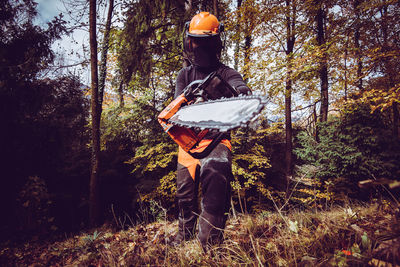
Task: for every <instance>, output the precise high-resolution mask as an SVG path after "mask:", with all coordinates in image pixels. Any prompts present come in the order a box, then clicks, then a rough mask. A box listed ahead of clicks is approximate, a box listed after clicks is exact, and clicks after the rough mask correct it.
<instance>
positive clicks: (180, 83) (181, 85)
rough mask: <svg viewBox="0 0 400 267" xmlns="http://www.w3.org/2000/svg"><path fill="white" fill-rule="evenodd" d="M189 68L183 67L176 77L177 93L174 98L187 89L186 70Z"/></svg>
mask: <svg viewBox="0 0 400 267" xmlns="http://www.w3.org/2000/svg"><path fill="white" fill-rule="evenodd" d="M186 71H187V70H186V69H185V68H183V69H181V70H180V71H179V73H178V76H177V77H176V85H175V94H174V99H175V98H177V97H178V96H179V95H180V94H182V93H183V89H185V87H186V85H187V82H186V79H185V77H186V75H185V72H186Z"/></svg>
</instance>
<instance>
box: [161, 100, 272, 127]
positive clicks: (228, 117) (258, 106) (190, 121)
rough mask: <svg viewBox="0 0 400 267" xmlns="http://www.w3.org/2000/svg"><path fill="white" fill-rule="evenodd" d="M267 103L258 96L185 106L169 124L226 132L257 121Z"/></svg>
mask: <svg viewBox="0 0 400 267" xmlns="http://www.w3.org/2000/svg"><path fill="white" fill-rule="evenodd" d="M266 103H267V99H266V97H265V96H263V95H257V94H254V95H248V96H244V95H243V96H237V97H230V98H220V99H217V100H210V101H206V102H200V103H195V104H191V105H187V106H184V107H182V108H181V109H179V110H178V111H177V112H176V113H175V114H174V115H173V116H172V117H171V118H170V119H169V120H168V122H169V123H171V124H173V125H177V126H181V127H186V128H194V129H196V130H205V129H208V130H214V131H218V132H226V131H229V130H232V129H235V128H238V127H245V126H247V125H248V124H249V123H250V122H252V121H254V120H255V119H257V117H258V116H259V114H260V113H261V111H262V110H263V109H264V107H265V105H266Z"/></svg>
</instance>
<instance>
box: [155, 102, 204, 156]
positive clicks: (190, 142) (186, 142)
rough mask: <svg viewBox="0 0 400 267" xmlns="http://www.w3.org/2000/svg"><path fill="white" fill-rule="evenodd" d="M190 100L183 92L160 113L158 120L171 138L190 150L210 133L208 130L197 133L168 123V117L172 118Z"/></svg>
mask: <svg viewBox="0 0 400 267" xmlns="http://www.w3.org/2000/svg"><path fill="white" fill-rule="evenodd" d="M187 103H188V100H187V99H186V98H185V95H184V94H181V95H180V96H178V97H177V98H176V99H174V100H173V101H172V102H171V103H170V104H169V105H168V106H167V107H166V108H165V109H164V110H163V111H161V113H160V114H159V115H158V122H159V123H160V124H161V126H162V127H163V129H164V131H165V132H166V133H167V134H169V136H171V138H172V139H173V140H174V141H175V142H176V143H177V144H178V145H179V146H180V147H182V148H183V150H185V151H186V152H190V150H191V149H193V148H195V147H196V146H197V145H198V143H199V142H200V141H201V140H202V139H203V138H204V136H205V135H206V134H207V133H208V130H203V131H200V132H199V133H198V134H196V133H195V132H194V131H193V130H191V129H188V128H184V127H180V126H177V125H173V124H171V123H168V119H169V118H171V117H172V116H173V115H174V114H175V113H176V112H177V111H178V110H179V109H180V108H181V106H182V105H184V104H187Z"/></svg>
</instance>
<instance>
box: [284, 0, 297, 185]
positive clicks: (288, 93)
mask: <svg viewBox="0 0 400 267" xmlns="http://www.w3.org/2000/svg"><path fill="white" fill-rule="evenodd" d="M286 8H287V11H286V60H287V73H286V86H285V135H286V146H285V160H286V182H287V190H286V192H287V193H288V192H289V190H288V189H289V184H290V176H292V165H293V162H292V152H293V151H292V150H293V143H292V139H293V129H292V65H293V49H294V43H295V39H296V36H295V7H294V3H293V2H292V1H291V0H286Z"/></svg>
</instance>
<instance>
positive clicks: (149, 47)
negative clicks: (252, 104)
mask: <svg viewBox="0 0 400 267" xmlns="http://www.w3.org/2000/svg"><path fill="white" fill-rule="evenodd" d="M66 3H67V4H68V5H67V6H69V7H70V12H71V14H73V16H74V17H75V18H76V19H77V21H76V23H75V24H74V25H72V26H71V23H66V21H65V18H63V17H62V16H58V17H55V18H54V20H52V21H51V22H49V23H48V24H47V25H46V26H38V25H36V24H35V22H34V19H35V16H36V14H37V13H36V12H37V11H36V4H35V2H34V1H32V0H24V1H22V0H19V1H10V0H2V1H0V25H1V27H0V40H1V41H0V61H1V64H0V109H1V110H0V125H1V131H0V148H1V149H0V154H1V157H0V158H1V161H0V162H1V171H0V177H1V178H0V210H1V211H2V214H3V216H2V219H1V220H0V236H1V238H2V239H3V240H9V239H16V240H25V239H27V238H31V237H32V236H36V237H42V236H49V234H50V235H51V236H56V235H57V234H68V233H74V232H78V231H80V230H83V229H87V228H88V227H93V226H98V225H100V224H103V223H108V224H110V225H113V226H114V227H116V228H119V229H125V228H127V227H129V226H130V225H133V224H135V223H137V222H141V221H152V220H156V219H157V216H159V214H160V213H162V212H164V211H166V214H167V218H169V219H174V218H175V216H176V210H175V208H176V206H175V203H174V193H175V190H176V188H175V180H174V179H175V168H176V160H177V146H176V145H175V144H174V143H173V142H172V141H171V140H170V139H169V137H168V136H167V135H166V134H165V133H163V132H162V129H161V127H160V126H159V124H158V122H157V119H156V118H157V115H158V113H159V112H160V111H161V110H162V109H163V107H165V106H166V105H167V104H168V103H169V102H170V101H171V100H172V96H173V91H174V83H175V77H176V74H177V72H178V71H179V69H180V68H181V67H182V65H183V64H184V60H183V58H182V33H183V26H184V23H185V22H186V21H188V20H190V18H191V17H192V16H193V15H194V14H195V13H197V12H198V11H200V10H209V11H212V13H214V14H216V15H217V16H218V18H219V20H220V21H222V22H224V24H225V28H226V32H225V37H226V42H225V50H224V54H223V59H222V60H223V62H225V63H226V64H228V65H230V66H232V67H234V68H236V69H237V70H238V71H240V72H241V73H242V74H243V75H244V78H245V80H246V81H247V82H248V85H249V87H250V88H252V89H253V90H254V91H259V92H262V93H264V94H265V95H266V96H267V97H268V99H269V105H268V108H267V110H266V111H265V113H264V114H263V116H261V118H260V119H259V121H258V122H257V125H256V127H254V126H253V127H248V128H245V129H239V130H236V131H235V132H233V139H232V143H233V152H234V158H233V172H234V176H235V181H234V182H233V199H232V207H234V208H235V209H236V211H238V212H244V213H245V212H248V213H255V214H260V212H263V211H268V210H273V209H275V207H276V206H279V208H280V210H281V211H282V210H285V209H296V210H307V209H311V208H312V209H322V208H326V207H329V206H331V205H333V204H339V205H340V204H341V203H344V202H345V201H347V200H348V199H352V200H354V201H355V200H357V201H368V200H371V199H374V198H378V199H382V198H384V197H390V198H391V199H392V201H393V200H394V203H397V204H398V202H397V201H398V193H399V192H398V191H396V190H398V189H396V188H398V183H399V181H400V142H399V107H398V106H399V101H400V74H399V73H400V57H399V56H400V2H399V1H394V0H373V1H364V0H350V1H341V0H307V1H297V0H286V1H274V0H264V1H255V0H245V1H241V0H238V1H229V0H225V1H222V0H219V1H217V0H214V1H205V0H203V1H196V0H188V1H165V0H154V1H144V0H143V1H142V0H137V1H123V0H115V1H113V0H110V1H102V0H98V1H97V3H96V1H93V0H91V1H89V2H88V1H73V2H67V1H66ZM96 6H97V8H98V9H101V8H103V9H104V10H108V12H107V14H108V16H105V17H103V16H102V14H100V13H96ZM116 6H120V7H123V8H122V10H124V12H123V13H121V14H115V13H113V12H112V11H113V9H114V7H116ZM98 9H97V10H98ZM89 10H90V12H89ZM89 18H90V20H89ZM75 28H83V29H87V30H88V31H89V32H90V37H91V38H90V45H89V44H82V45H83V46H84V48H86V52H87V54H86V55H87V57H86V59H83V60H82V62H81V64H82V66H83V67H87V68H90V69H91V73H92V74H91V85H87V84H84V83H83V80H82V77H80V76H79V75H77V74H76V73H74V72H73V71H72V69H71V68H70V67H71V66H65V65H63V64H62V57H68V55H59V54H56V53H55V52H54V51H53V50H52V44H53V43H54V42H55V41H56V40H57V39H59V38H61V37H62V36H64V35H67V34H69V33H71V31H72V30H74V29H75ZM89 56H91V60H89ZM364 180H373V181H374V182H373V183H375V184H379V185H383V186H384V187H383V186H378V187H372V188H360V187H359V185H358V183H359V182H360V181H364Z"/></svg>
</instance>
